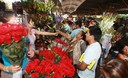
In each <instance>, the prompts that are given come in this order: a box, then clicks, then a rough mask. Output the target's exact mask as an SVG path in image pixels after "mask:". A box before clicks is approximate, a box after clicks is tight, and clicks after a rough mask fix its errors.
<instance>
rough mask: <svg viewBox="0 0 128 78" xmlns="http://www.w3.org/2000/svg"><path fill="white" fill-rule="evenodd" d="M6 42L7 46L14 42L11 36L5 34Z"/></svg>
mask: <svg viewBox="0 0 128 78" xmlns="http://www.w3.org/2000/svg"><path fill="white" fill-rule="evenodd" d="M4 40H5V43H6V44H10V43H11V42H12V40H11V36H10V34H5V37H4Z"/></svg>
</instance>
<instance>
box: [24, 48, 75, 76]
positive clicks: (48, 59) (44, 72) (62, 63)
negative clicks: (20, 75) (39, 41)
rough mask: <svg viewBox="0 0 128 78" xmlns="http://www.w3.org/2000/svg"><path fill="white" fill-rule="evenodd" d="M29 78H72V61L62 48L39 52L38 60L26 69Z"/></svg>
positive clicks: (73, 69)
mask: <svg viewBox="0 0 128 78" xmlns="http://www.w3.org/2000/svg"><path fill="white" fill-rule="evenodd" d="M26 72H27V73H28V74H29V75H30V78H73V76H74V72H75V68H74V66H73V65H72V60H71V59H70V58H69V57H68V54H67V53H66V52H65V51H64V50H62V48H60V47H57V46H54V47H52V48H51V50H42V51H40V54H39V58H38V59H35V60H33V61H31V62H30V63H29V64H28V66H27V67H26Z"/></svg>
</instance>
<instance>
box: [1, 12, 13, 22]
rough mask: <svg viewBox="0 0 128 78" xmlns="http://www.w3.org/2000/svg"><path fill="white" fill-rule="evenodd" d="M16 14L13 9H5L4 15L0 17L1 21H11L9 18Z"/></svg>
mask: <svg viewBox="0 0 128 78" xmlns="http://www.w3.org/2000/svg"><path fill="white" fill-rule="evenodd" d="M13 15H15V13H14V12H13V11H4V12H3V15H2V16H1V18H0V21H1V22H3V23H7V22H8V21H9V18H10V17H12V16H13Z"/></svg>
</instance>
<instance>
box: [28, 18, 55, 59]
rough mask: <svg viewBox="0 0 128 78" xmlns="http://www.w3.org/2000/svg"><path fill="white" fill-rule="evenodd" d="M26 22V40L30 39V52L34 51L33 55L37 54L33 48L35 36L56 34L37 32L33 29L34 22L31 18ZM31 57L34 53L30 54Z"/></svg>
mask: <svg viewBox="0 0 128 78" xmlns="http://www.w3.org/2000/svg"><path fill="white" fill-rule="evenodd" d="M27 21H28V24H27V27H28V38H29V39H30V46H29V48H30V50H34V51H35V53H37V54H38V50H36V47H35V41H36V35H54V36H56V35H57V33H51V32H42V31H39V30H37V29H34V27H35V26H34V22H33V20H32V19H31V18H27ZM31 54H32V56H31V57H33V56H34V53H31Z"/></svg>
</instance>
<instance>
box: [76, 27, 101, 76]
mask: <svg viewBox="0 0 128 78" xmlns="http://www.w3.org/2000/svg"><path fill="white" fill-rule="evenodd" d="M101 35H102V32H101V30H100V28H99V27H96V26H92V27H90V28H89V30H88V31H87V33H86V41H87V42H88V43H89V45H88V47H87V49H86V50H85V52H84V54H83V57H81V58H80V59H81V62H80V63H79V64H78V65H77V69H78V77H77V78H95V69H96V66H97V63H98V60H99V58H100V55H101V45H100V43H99V42H98V41H99V39H100V38H101Z"/></svg>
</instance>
